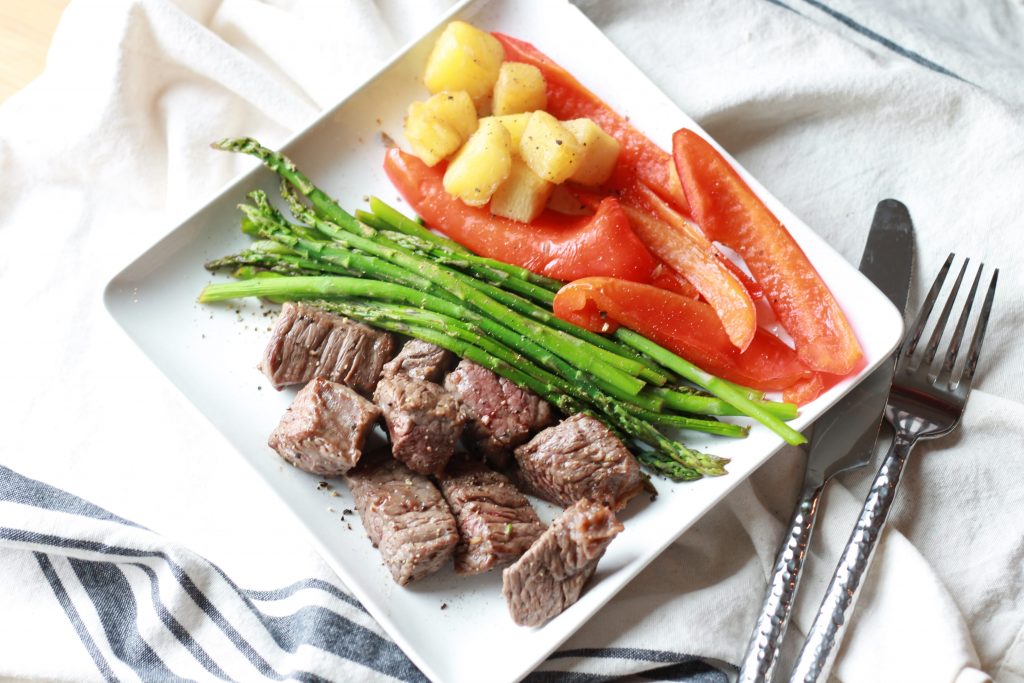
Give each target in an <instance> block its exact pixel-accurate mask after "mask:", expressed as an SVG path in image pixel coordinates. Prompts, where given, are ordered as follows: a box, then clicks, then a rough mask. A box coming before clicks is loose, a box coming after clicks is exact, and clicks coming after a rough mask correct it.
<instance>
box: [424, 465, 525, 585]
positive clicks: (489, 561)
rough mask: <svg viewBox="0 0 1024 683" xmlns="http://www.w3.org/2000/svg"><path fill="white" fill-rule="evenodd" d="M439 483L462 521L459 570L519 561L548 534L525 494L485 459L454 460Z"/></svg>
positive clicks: (464, 571) (465, 571) (478, 569)
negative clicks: (543, 534) (541, 536)
mask: <svg viewBox="0 0 1024 683" xmlns="http://www.w3.org/2000/svg"><path fill="white" fill-rule="evenodd" d="M440 485H441V493H442V494H444V498H445V500H447V501H448V505H450V506H451V508H452V512H454V513H455V520H456V522H457V523H458V525H459V536H460V537H461V538H460V540H459V544H458V545H457V546H455V573H456V574H480V573H482V572H486V571H488V570H490V569H493V568H494V567H500V566H502V565H506V564H509V563H511V562H515V561H516V560H517V559H519V556H520V555H522V554H523V553H524V552H526V550H527V549H528V548H529V547H530V546H531V545H533V542H534V541H536V540H537V537H539V536H540V535H541V534H542V533H544V529H545V526H544V523H543V522H541V521H540V518H538V517H537V513H536V512H534V510H533V507H532V506H531V505H530V501H528V500H527V499H526V496H524V495H523V494H522V493H520V492H519V489H517V488H516V487H515V485H514V484H513V483H512V482H511V481H510V480H509V478H508V477H506V476H505V475H504V474H501V473H500V472H495V471H494V470H492V469H490V468H488V467H486V466H485V465H484V464H483V463H480V462H478V461H476V460H470V459H469V458H465V457H460V458H458V459H456V460H455V461H453V462H452V463H451V464H449V465H448V471H447V472H446V473H445V474H443V475H442V476H441V477H440Z"/></svg>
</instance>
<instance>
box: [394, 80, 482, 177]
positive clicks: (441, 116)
mask: <svg viewBox="0 0 1024 683" xmlns="http://www.w3.org/2000/svg"><path fill="white" fill-rule="evenodd" d="M475 130H476V108H475V107H474V106H473V100H471V99H470V98H469V95H468V94H467V93H466V92H465V91H464V90H460V91H458V92H447V91H445V92H439V93H437V94H436V95H433V96H431V97H430V98H428V99H427V101H426V102H413V103H412V104H410V105H409V114H408V115H407V116H406V117H405V139H406V140H408V141H409V146H410V147H412V151H413V154H415V155H416V156H418V157H419V158H420V159H421V160H422V161H423V163H425V164H426V165H427V166H433V165H435V164H436V163H437V162H439V161H441V160H442V159H445V158H447V157H448V156H449V155H451V154H454V153H455V152H456V151H458V149H459V147H462V143H464V142H465V141H466V140H467V139H468V138H469V136H470V135H472V134H473V131H475Z"/></svg>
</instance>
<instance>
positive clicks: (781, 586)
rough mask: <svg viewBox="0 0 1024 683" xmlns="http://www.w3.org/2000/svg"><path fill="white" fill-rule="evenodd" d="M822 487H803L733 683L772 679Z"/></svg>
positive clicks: (755, 682)
mask: <svg viewBox="0 0 1024 683" xmlns="http://www.w3.org/2000/svg"><path fill="white" fill-rule="evenodd" d="M822 487H823V485H822V484H817V485H814V484H809V485H805V487H804V490H803V492H802V493H801V494H800V500H799V501H798V502H797V505H796V509H794V510H793V517H792V519H790V520H789V531H788V532H787V533H786V536H785V538H783V539H782V545H780V546H779V554H778V556H777V557H776V558H775V569H774V570H773V571H772V576H771V578H770V579H769V580H768V590H767V591H766V592H765V596H764V604H763V605H762V606H761V614H760V616H759V617H758V619H757V623H756V624H754V630H753V631H751V633H750V642H749V643H748V644H747V649H746V652H745V653H744V654H743V660H742V666H741V668H740V674H739V678H738V679H737V683H767V682H768V681H771V680H772V674H773V673H774V670H775V665H776V663H777V662H778V657H779V650H780V648H781V647H782V640H783V638H785V636H786V627H787V626H789V616H790V613H791V611H792V608H793V600H794V598H795V597H796V591H797V588H798V586H799V584H800V570H801V569H802V568H803V566H804V559H805V558H806V557H807V546H808V544H809V543H810V541H811V533H812V532H813V531H814V520H815V518H816V517H817V514H818V501H819V499H820V498H821V490H822Z"/></svg>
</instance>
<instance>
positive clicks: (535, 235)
mask: <svg viewBox="0 0 1024 683" xmlns="http://www.w3.org/2000/svg"><path fill="white" fill-rule="evenodd" d="M384 170H385V172H386V173H387V175H388V178H390V179H391V182H392V184H394V186H395V188H396V189H397V190H398V191H399V193H401V195H402V197H404V198H405V201H407V202H409V205H410V206H411V207H412V208H413V210H415V211H416V213H418V214H419V215H420V216H422V217H423V219H424V220H425V221H426V222H427V225H429V226H430V227H431V228H434V229H437V230H440V231H441V232H443V233H444V234H445V235H447V236H448V237H450V238H451V239H453V240H455V241H456V242H458V243H459V244H461V245H463V246H464V247H466V248H467V249H469V250H471V251H473V252H475V253H477V254H480V255H481V256H487V257H489V258H494V259H498V260H501V261H505V262H506V263H513V264H515V265H518V266H522V267H524V268H529V269H530V270H532V271H534V272H535V273H540V274H541V275H546V276H548V277H552V278H555V279H558V280H575V279H577V278H581V277H586V276H588V275H606V276H609V277H618V278H623V279H626V280H640V281H643V282H647V281H648V280H650V277H651V271H653V270H654V267H655V265H656V261H655V259H654V257H653V256H651V253H650V252H649V251H647V247H645V246H644V245H643V242H641V241H640V240H639V238H637V236H636V235H635V234H634V233H633V230H632V228H631V227H630V225H629V219H628V218H627V217H626V214H625V212H624V211H623V210H622V207H621V206H619V202H618V200H616V199H615V198H613V197H608V198H605V199H604V200H602V201H601V203H600V205H599V206H598V207H597V212H596V213H594V215H592V216H566V215H564V214H560V213H556V212H553V211H545V212H544V213H543V214H541V215H540V216H539V217H537V219H535V220H534V222H533V223H529V224H527V223H520V222H519V221H514V220H510V219H507V218H502V217H500V216H494V215H492V214H491V212H490V211H488V210H487V209H486V208H475V207H471V206H466V205H465V204H463V203H462V202H461V201H459V200H458V199H456V198H454V197H452V196H451V195H450V194H448V193H447V192H446V191H445V189H444V184H443V178H444V168H442V167H441V165H438V166H434V167H433V168H431V167H428V166H427V165H426V164H424V163H423V162H422V161H420V160H419V159H417V158H416V157H415V156H413V155H411V154H406V153H405V152H402V151H401V150H399V149H398V148H392V149H390V150H388V152H387V154H386V155H385V156H384Z"/></svg>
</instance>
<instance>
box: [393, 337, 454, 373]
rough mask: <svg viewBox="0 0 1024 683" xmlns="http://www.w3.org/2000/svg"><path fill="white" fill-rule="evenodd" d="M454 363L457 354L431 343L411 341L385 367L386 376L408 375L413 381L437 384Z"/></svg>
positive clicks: (417, 340)
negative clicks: (419, 380)
mask: <svg viewBox="0 0 1024 683" xmlns="http://www.w3.org/2000/svg"><path fill="white" fill-rule="evenodd" d="M454 362H455V354H454V353H452V352H451V351H446V350H445V349H442V348H441V347H440V346H434V345H433V344H431V343H430V342H425V341H420V340H419V339H410V340H409V341H407V342H406V343H405V346H403V347H402V350H401V351H399V352H398V355H397V356H395V357H394V358H392V359H391V360H390V361H388V362H387V364H385V365H384V376H385V377H394V376H395V375H406V376H408V377H412V378H413V379H422V380H426V381H428V382H436V381H437V380H439V379H441V376H442V375H444V372H445V370H447V369H448V368H450V367H451V366H452V365H453V364H454Z"/></svg>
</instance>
